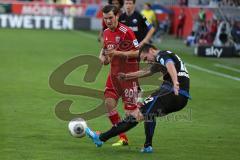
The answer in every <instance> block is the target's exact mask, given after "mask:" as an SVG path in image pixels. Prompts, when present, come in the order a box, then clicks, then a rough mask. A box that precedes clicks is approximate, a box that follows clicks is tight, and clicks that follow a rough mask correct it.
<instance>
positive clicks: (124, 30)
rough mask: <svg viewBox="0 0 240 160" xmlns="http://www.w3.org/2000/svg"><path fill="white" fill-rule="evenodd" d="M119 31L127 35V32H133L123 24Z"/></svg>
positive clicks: (120, 25)
mask: <svg viewBox="0 0 240 160" xmlns="http://www.w3.org/2000/svg"><path fill="white" fill-rule="evenodd" d="M118 29H119V31H120V32H123V33H125V34H126V33H127V32H130V31H132V30H131V29H130V28H129V27H128V26H126V25H124V24H122V23H119V27H118Z"/></svg>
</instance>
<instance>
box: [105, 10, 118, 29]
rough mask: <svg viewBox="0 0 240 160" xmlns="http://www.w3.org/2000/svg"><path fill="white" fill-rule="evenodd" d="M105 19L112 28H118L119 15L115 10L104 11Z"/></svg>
mask: <svg viewBox="0 0 240 160" xmlns="http://www.w3.org/2000/svg"><path fill="white" fill-rule="evenodd" d="M103 20H104V22H105V24H106V26H107V27H108V28H109V29H110V30H114V29H115V28H117V24H118V16H116V15H114V13H113V11H110V12H108V13H103Z"/></svg>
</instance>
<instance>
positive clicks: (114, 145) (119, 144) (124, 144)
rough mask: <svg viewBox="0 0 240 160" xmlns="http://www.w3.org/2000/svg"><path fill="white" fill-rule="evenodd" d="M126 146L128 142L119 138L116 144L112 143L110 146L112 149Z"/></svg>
mask: <svg viewBox="0 0 240 160" xmlns="http://www.w3.org/2000/svg"><path fill="white" fill-rule="evenodd" d="M127 145H128V141H127V140H126V139H123V138H121V139H120V140H118V141H117V142H116V143H113V144H112V146H113V147H118V146H127Z"/></svg>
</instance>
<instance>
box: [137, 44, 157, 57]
mask: <svg viewBox="0 0 240 160" xmlns="http://www.w3.org/2000/svg"><path fill="white" fill-rule="evenodd" d="M150 48H152V49H155V50H157V47H155V46H154V45H152V44H150V43H144V44H143V45H142V46H141V47H140V49H139V56H140V55H141V54H142V53H147V52H148V51H149V49H150Z"/></svg>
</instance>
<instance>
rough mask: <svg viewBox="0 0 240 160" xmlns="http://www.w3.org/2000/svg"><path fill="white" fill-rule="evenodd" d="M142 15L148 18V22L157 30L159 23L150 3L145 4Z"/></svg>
mask: <svg viewBox="0 0 240 160" xmlns="http://www.w3.org/2000/svg"><path fill="white" fill-rule="evenodd" d="M141 14H142V15H143V16H144V17H146V18H147V20H148V22H149V23H150V24H152V25H153V26H155V27H156V28H157V26H158V22H157V17H156V14H155V12H154V11H153V10H152V6H151V4H150V3H145V4H144V6H143V10H142V12H141Z"/></svg>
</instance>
